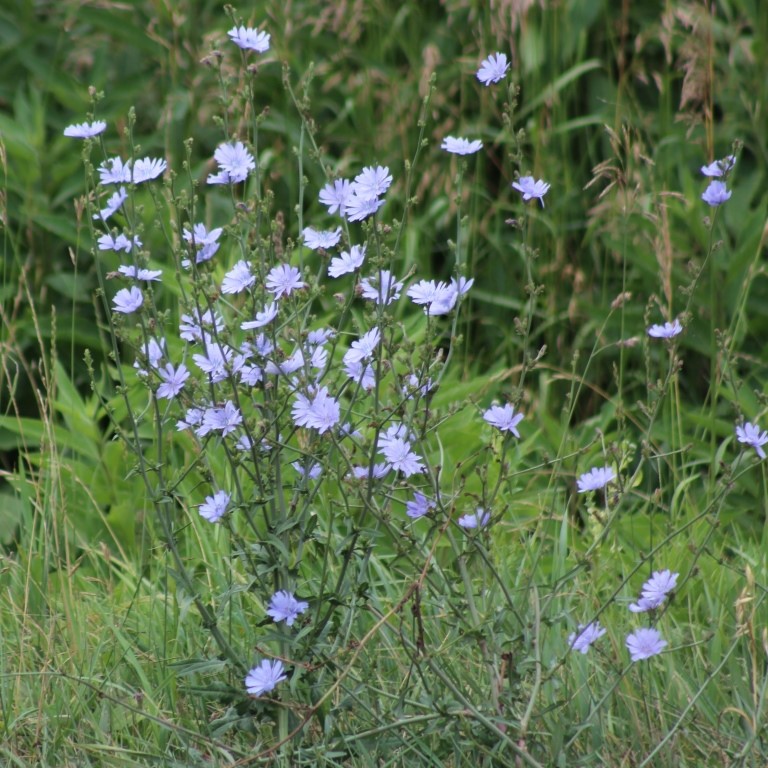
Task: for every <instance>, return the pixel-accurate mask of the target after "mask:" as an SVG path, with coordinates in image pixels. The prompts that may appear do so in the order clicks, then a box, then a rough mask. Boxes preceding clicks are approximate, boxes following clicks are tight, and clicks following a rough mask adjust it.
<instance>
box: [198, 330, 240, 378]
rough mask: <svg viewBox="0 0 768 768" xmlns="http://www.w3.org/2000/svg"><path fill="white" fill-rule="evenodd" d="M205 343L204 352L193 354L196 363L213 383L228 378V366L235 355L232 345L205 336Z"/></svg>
mask: <svg viewBox="0 0 768 768" xmlns="http://www.w3.org/2000/svg"><path fill="white" fill-rule="evenodd" d="M203 342H204V345H205V352H204V354H199V353H196V354H194V355H192V359H193V360H194V361H195V365H197V367H198V368H199V369H200V370H201V371H202V372H203V373H205V374H207V375H208V379H209V381H210V382H211V383H212V384H216V383H217V382H219V381H224V379H226V378H227V374H228V366H229V364H230V363H231V361H232V358H233V356H234V352H235V351H234V350H233V349H232V347H230V346H228V345H226V344H220V343H219V342H218V341H215V340H214V339H213V338H211V337H208V336H204V337H203Z"/></svg>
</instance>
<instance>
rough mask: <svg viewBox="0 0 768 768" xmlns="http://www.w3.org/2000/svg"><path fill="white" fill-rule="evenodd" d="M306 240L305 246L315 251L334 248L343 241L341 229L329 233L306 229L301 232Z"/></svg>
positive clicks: (337, 228) (310, 228)
mask: <svg viewBox="0 0 768 768" xmlns="http://www.w3.org/2000/svg"><path fill="white" fill-rule="evenodd" d="M301 234H302V237H303V239H304V245H306V246H307V248H311V249H312V250H313V251H315V250H317V249H318V248H323V249H326V250H327V249H328V248H333V247H334V246H335V245H337V244H338V242H339V240H341V227H336V229H332V230H328V231H320V230H317V229H312V227H304V229H303V230H302V231H301Z"/></svg>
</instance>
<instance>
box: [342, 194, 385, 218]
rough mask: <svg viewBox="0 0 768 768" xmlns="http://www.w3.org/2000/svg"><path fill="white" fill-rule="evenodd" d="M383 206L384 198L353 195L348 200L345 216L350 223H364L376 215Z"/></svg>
mask: <svg viewBox="0 0 768 768" xmlns="http://www.w3.org/2000/svg"><path fill="white" fill-rule="evenodd" d="M382 205H384V200H383V198H380V197H364V196H363V195H358V194H353V195H350V196H349V197H348V198H347V203H346V205H345V206H344V216H345V217H346V218H347V219H348V220H349V221H362V220H363V219H367V218H368V217H369V216H372V215H373V214H374V213H376V211H378V210H379V208H381V206H382Z"/></svg>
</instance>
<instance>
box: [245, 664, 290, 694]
mask: <svg viewBox="0 0 768 768" xmlns="http://www.w3.org/2000/svg"><path fill="white" fill-rule="evenodd" d="M286 678H287V675H286V674H285V669H284V667H283V662H282V661H279V660H277V659H276V660H275V661H270V660H269V659H264V660H263V661H262V662H261V664H259V665H258V666H256V667H254V668H253V669H252V670H251V671H250V672H249V673H248V674H247V675H246V677H245V688H246V690H247V691H248V693H250V694H251V696H261V694H262V693H269V691H271V690H272V689H273V688H274V687H275V686H276V685H277V684H278V683H281V682H282V681H283V680H285V679H286Z"/></svg>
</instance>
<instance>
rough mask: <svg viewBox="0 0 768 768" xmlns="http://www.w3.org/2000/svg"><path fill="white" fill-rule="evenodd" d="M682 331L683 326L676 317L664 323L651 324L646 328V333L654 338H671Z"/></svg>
mask: <svg viewBox="0 0 768 768" xmlns="http://www.w3.org/2000/svg"><path fill="white" fill-rule="evenodd" d="M682 332H683V326H682V324H681V323H680V320H679V319H678V318H675V319H674V320H673V321H672V322H671V323H664V325H658V324H657V325H652V326H651V327H650V328H648V335H649V336H651V337H653V338H654V339H672V338H674V337H675V336H677V335H678V334H679V333H682Z"/></svg>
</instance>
